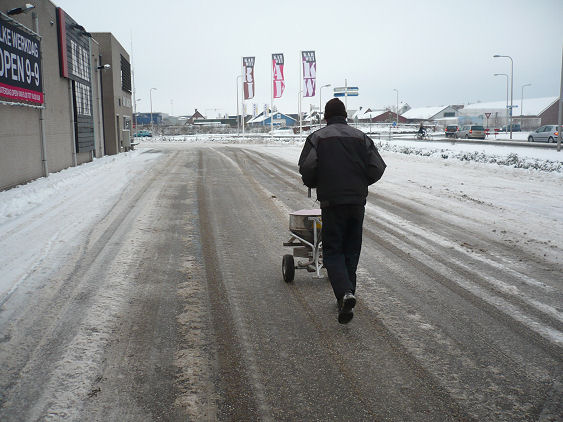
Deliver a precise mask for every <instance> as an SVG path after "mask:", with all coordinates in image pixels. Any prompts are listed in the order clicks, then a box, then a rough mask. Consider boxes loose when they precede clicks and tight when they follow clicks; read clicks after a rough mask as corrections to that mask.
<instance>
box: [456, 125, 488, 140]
mask: <svg viewBox="0 0 563 422" xmlns="http://www.w3.org/2000/svg"><path fill="white" fill-rule="evenodd" d="M456 138H465V139H469V138H473V139H485V128H484V127H483V126H479V125H464V126H462V127H461V128H460V129H459V131H458V132H457V133H456Z"/></svg>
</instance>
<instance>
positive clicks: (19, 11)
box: [6, 3, 35, 16]
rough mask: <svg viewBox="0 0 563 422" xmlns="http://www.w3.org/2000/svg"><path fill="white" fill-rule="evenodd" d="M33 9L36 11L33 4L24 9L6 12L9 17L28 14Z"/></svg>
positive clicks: (17, 8)
mask: <svg viewBox="0 0 563 422" xmlns="http://www.w3.org/2000/svg"><path fill="white" fill-rule="evenodd" d="M31 9H35V6H34V5H33V4H29V3H26V4H25V6H24V7H16V8H14V9H10V10H8V11H7V12H6V14H7V15H8V16H13V15H19V14H20V13H27V12H29V11H30V10H31Z"/></svg>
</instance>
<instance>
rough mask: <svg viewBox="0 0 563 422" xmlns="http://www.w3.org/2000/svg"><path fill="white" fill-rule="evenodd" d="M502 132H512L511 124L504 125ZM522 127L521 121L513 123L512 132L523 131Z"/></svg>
mask: <svg viewBox="0 0 563 422" xmlns="http://www.w3.org/2000/svg"><path fill="white" fill-rule="evenodd" d="M500 131H501V132H510V125H504V126H503V127H502V128H501V129H500ZM521 131H522V128H521V127H520V123H512V132H521Z"/></svg>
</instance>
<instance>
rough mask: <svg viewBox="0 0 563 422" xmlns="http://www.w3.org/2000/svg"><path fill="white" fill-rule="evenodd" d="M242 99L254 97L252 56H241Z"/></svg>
mask: <svg viewBox="0 0 563 422" xmlns="http://www.w3.org/2000/svg"><path fill="white" fill-rule="evenodd" d="M242 67H243V75H244V76H243V79H244V99H245V100H250V99H251V98H254V57H243V58H242Z"/></svg>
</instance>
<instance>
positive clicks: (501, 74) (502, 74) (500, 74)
mask: <svg viewBox="0 0 563 422" xmlns="http://www.w3.org/2000/svg"><path fill="white" fill-rule="evenodd" d="M494 76H506V123H507V124H508V74H506V73H495V74H494Z"/></svg>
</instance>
